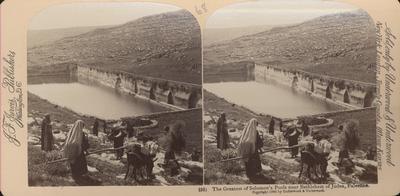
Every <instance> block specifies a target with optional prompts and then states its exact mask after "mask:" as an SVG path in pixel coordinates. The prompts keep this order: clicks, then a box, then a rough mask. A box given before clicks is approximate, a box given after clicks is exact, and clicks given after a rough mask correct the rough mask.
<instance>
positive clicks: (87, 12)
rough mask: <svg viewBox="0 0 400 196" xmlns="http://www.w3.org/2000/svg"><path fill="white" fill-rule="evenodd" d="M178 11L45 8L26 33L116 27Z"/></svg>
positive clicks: (139, 5)
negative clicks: (29, 31)
mask: <svg viewBox="0 0 400 196" xmlns="http://www.w3.org/2000/svg"><path fill="white" fill-rule="evenodd" d="M179 9H181V8H178V7H176V6H173V5H168V4H157V3H145V2H129V3H126V2H124V3H98V2H96V3H69V4H61V5H54V6H50V7H47V8H46V9H44V10H42V11H41V12H39V13H38V14H37V15H35V16H34V17H33V18H32V19H31V21H30V24H29V30H38V29H56V28H69V27H82V26H103V25H117V24H123V23H126V22H128V21H132V20H135V19H138V18H141V17H143V16H148V15H154V14H159V13H164V12H170V11H176V10H179Z"/></svg>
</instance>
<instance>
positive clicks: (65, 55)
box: [28, 10, 201, 83]
mask: <svg viewBox="0 0 400 196" xmlns="http://www.w3.org/2000/svg"><path fill="white" fill-rule="evenodd" d="M28 42H29V41H28ZM68 62H71V63H77V64H86V65H92V66H98V67H103V68H106V69H111V70H115V69H119V70H125V71H128V72H133V73H137V74H142V75H147V76H152V77H159V78H165V79H170V80H177V81H184V82H191V83H201V37H200V28H199V25H198V23H197V21H196V19H195V18H194V17H193V16H192V15H191V14H190V13H189V12H187V11H183V10H182V11H176V12H169V13H164V14H158V15H152V16H147V17H142V18H139V19H137V20H134V21H131V22H128V23H126V24H123V25H119V26H114V27H110V28H100V29H96V30H93V31H89V32H87V33H84V34H80V35H77V36H71V37H66V38H62V39H60V40H57V41H54V42H52V43H49V44H46V45H41V46H37V47H32V48H30V49H29V50H28V66H42V65H52V64H58V63H68Z"/></svg>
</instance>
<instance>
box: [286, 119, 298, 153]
mask: <svg viewBox="0 0 400 196" xmlns="http://www.w3.org/2000/svg"><path fill="white" fill-rule="evenodd" d="M287 132H288V134H287V138H288V145H289V147H293V146H295V145H298V144H299V137H300V131H299V130H297V127H296V126H295V125H292V126H291V127H289V128H288V130H287ZM291 151H292V158H295V157H297V154H299V147H294V148H291Z"/></svg>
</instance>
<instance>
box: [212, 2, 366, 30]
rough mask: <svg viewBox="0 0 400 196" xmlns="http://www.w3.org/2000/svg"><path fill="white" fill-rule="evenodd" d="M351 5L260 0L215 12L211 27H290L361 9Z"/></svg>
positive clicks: (236, 4) (234, 5)
mask: <svg viewBox="0 0 400 196" xmlns="http://www.w3.org/2000/svg"><path fill="white" fill-rule="evenodd" d="M357 9H358V8H357V7H354V6H352V5H350V4H345V3H341V2H335V1H329V0H259V1H251V2H245V3H235V4H232V5H229V6H226V7H223V8H221V9H219V10H217V11H216V12H214V13H213V14H212V15H211V16H210V17H209V18H208V20H207V28H231V27H245V26H259V25H286V24H294V23H300V22H304V21H306V20H310V19H313V18H316V17H319V16H322V15H327V14H333V13H339V12H347V11H354V10H357Z"/></svg>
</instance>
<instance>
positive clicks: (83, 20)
mask: <svg viewBox="0 0 400 196" xmlns="http://www.w3.org/2000/svg"><path fill="white" fill-rule="evenodd" d="M179 9H181V8H178V7H176V6H173V5H168V4H159V3H146V2H119V3H115V2H114V3H111V2H110V3H99V2H92V3H89V2H88V3H69V4H61V5H54V6H50V7H48V8H45V9H44V10H42V11H41V12H39V13H38V14H37V15H35V16H34V17H33V18H32V19H31V22H30V24H29V30H38V29H55V28H69V27H81V26H103V25H118V24H123V23H126V22H128V21H132V20H135V19H138V18H140V17H143V16H148V15H153V14H159V13H164V12H170V11H176V10H179ZM355 9H357V8H356V7H354V6H351V5H349V4H345V3H340V2H335V1H331V0H258V1H249V2H245V3H235V4H232V5H228V6H225V7H223V8H220V9H218V10H216V11H215V12H214V13H213V14H212V15H211V16H210V17H209V18H208V21H207V28H229V27H244V26H258V25H286V24H293V23H300V22H303V21H305V20H309V19H312V18H315V17H318V16H322V15H326V14H332V13H337V12H345V11H351V10H355Z"/></svg>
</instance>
